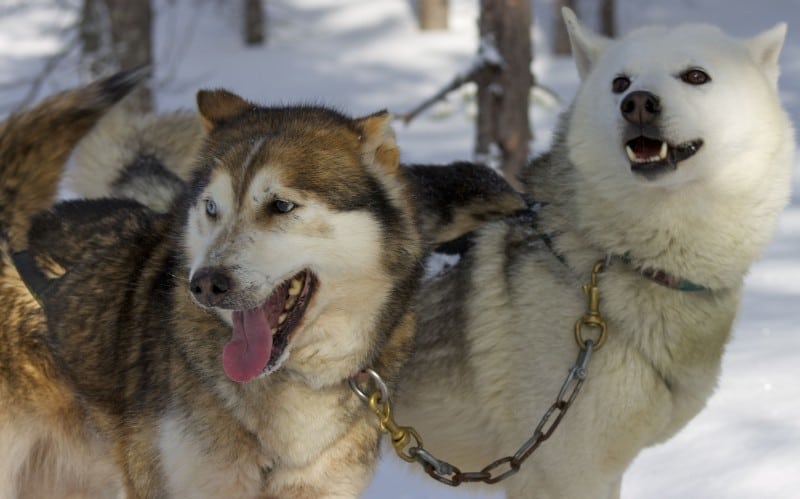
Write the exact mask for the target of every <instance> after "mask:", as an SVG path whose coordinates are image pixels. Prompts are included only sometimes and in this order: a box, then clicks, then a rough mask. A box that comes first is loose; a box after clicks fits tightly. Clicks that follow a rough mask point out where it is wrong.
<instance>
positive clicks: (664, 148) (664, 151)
mask: <svg viewBox="0 0 800 499" xmlns="http://www.w3.org/2000/svg"><path fill="white" fill-rule="evenodd" d="M658 157H659V159H667V143H666V142H662V143H661V150H660V151H658Z"/></svg>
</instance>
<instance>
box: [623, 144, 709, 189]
mask: <svg viewBox="0 0 800 499" xmlns="http://www.w3.org/2000/svg"><path fill="white" fill-rule="evenodd" d="M702 145H703V141H702V140H701V139H697V140H690V141H688V142H684V143H683V144H678V145H674V146H673V145H670V144H668V143H667V142H665V141H663V140H659V139H652V138H650V137H645V136H644V135H640V136H638V137H636V138H634V139H631V140H629V141H628V142H627V143H626V144H625V152H626V153H627V155H628V160H629V161H630V162H631V171H633V173H636V174H638V175H642V176H644V177H647V178H648V179H649V178H655V177H657V176H659V175H661V174H663V173H667V172H671V171H673V170H675V169H677V168H678V163H680V162H681V161H683V160H685V159H689V158H690V157H692V156H693V155H694V154H695V153H696V152H697V151H698V150H699V149H700V147H702Z"/></svg>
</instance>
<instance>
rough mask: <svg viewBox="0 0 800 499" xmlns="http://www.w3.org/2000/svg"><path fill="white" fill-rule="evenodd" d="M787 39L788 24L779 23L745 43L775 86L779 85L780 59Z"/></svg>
mask: <svg viewBox="0 0 800 499" xmlns="http://www.w3.org/2000/svg"><path fill="white" fill-rule="evenodd" d="M785 37H786V23H778V24H776V25H775V26H773V27H772V28H770V29H768V30H767V31H764V32H763V33H761V34H759V35H756V36H754V37H753V38H750V39H748V40H746V41H745V45H747V50H749V51H750V55H751V56H752V57H753V60H754V61H755V62H756V64H758V66H759V67H760V68H761V70H762V71H764V73H765V74H766V76H767V78H768V79H769V81H770V82H772V85H773V86H776V87H777V85H778V74H779V73H780V69H779V68H778V57H779V56H780V55H781V48H783V40H784V38H785Z"/></svg>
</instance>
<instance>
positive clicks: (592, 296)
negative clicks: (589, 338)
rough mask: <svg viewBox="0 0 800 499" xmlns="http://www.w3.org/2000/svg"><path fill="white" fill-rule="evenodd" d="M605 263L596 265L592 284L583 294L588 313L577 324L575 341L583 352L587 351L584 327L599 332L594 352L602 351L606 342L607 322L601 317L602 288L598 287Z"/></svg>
mask: <svg viewBox="0 0 800 499" xmlns="http://www.w3.org/2000/svg"><path fill="white" fill-rule="evenodd" d="M604 266H605V263H604V262H603V261H602V260H600V261H599V262H597V263H595V264H594V268H593V269H592V277H591V282H590V283H589V284H584V285H583V292H584V294H586V295H587V296H588V301H589V304H588V311H587V312H586V314H584V316H583V317H581V318H580V319H578V321H577V322H576V323H575V341H577V342H578V346H580V347H581V350H585V349H586V340H585V339H584V338H583V327H584V326H586V327H589V328H592V329H598V330H599V335H600V336H599V337H598V338H597V340H596V341H593V343H594V350H595V351H596V350H600V347H602V346H603V343H605V341H606V321H605V319H603V317H602V316H601V315H600V288H599V287H598V286H597V276H598V274H600V272H602V271H603V268H604Z"/></svg>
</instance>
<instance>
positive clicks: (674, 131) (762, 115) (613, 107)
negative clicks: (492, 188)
mask: <svg viewBox="0 0 800 499" xmlns="http://www.w3.org/2000/svg"><path fill="white" fill-rule="evenodd" d="M564 18H565V21H566V24H567V28H568V32H569V36H570V41H571V43H572V51H573V55H574V57H575V61H576V64H577V67H578V72H579V74H580V77H581V79H582V85H581V88H580V90H579V92H578V95H577V97H576V99H575V102H574V110H573V111H574V112H573V113H572V121H571V122H570V123H569V134H568V136H567V137H566V139H567V145H568V148H569V151H570V158H571V160H572V161H573V162H574V163H575V164H576V165H577V166H578V169H579V172H580V173H581V175H583V176H584V177H590V178H591V179H592V181H593V182H598V183H601V184H602V185H603V186H604V187H606V186H617V187H621V186H625V185H627V186H628V187H630V185H631V183H634V182H635V183H636V184H638V185H642V184H644V185H647V186H654V187H666V188H675V187H679V186H682V185H685V184H687V183H691V182H694V181H697V180H709V179H712V178H713V179H717V180H722V181H724V182H728V181H730V182H737V183H743V182H744V183H749V182H750V181H752V180H753V179H756V178H758V177H759V176H763V175H769V174H770V164H769V163H774V162H776V161H775V160H776V159H777V162H778V163H784V158H785V157H786V155H791V153H792V145H791V144H792V143H793V138H792V137H791V134H790V135H789V136H788V137H787V136H786V134H785V133H784V132H783V130H785V129H788V128H789V127H787V118H786V117H785V114H784V112H783V111H782V109H781V106H780V103H779V100H778V96H777V92H776V87H777V79H778V65H777V60H778V55H779V53H780V50H781V47H782V45H783V39H784V35H785V33H786V25H785V24H784V23H780V24H778V25H776V26H775V27H774V28H772V29H770V30H768V31H766V32H764V33H762V34H760V35H758V36H756V37H754V38H751V39H747V40H739V39H735V38H732V37H729V36H727V35H725V34H724V33H723V32H722V31H720V30H719V29H718V28H715V27H713V26H708V25H703V24H684V25H680V26H677V27H675V28H655V27H650V28H641V29H638V30H636V31H633V32H631V33H630V34H628V35H627V36H625V37H623V38H621V39H619V40H611V39H608V38H605V37H602V36H600V35H598V34H596V33H593V32H591V31H589V30H588V29H587V28H585V27H584V26H582V25H581V24H580V23H579V22H578V20H577V19H576V17H575V15H574V14H573V13H572V11H570V10H568V9H565V10H564ZM766 130H773V131H776V133H765V131H766ZM777 131H780V133H777ZM787 142H788V143H787ZM770 155H772V156H779V155H783V156H780V157H777V158H772V157H770ZM745 166H746V167H745ZM604 179H607V180H608V182H604ZM717 180H715V181H717ZM612 188H613V187H612ZM623 188H624V187H623Z"/></svg>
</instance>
